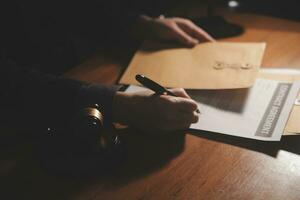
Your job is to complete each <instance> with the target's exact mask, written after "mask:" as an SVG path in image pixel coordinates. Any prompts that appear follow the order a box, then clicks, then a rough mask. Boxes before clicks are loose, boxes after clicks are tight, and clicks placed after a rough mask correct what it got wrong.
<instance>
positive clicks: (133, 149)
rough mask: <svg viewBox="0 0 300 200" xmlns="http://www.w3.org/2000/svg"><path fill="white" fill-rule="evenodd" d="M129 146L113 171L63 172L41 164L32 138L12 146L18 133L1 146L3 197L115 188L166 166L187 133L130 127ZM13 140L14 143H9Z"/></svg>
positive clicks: (125, 137)
mask: <svg viewBox="0 0 300 200" xmlns="http://www.w3.org/2000/svg"><path fill="white" fill-rule="evenodd" d="M120 134H122V136H121V137H122V139H123V141H124V143H125V144H126V147H127V155H126V157H125V159H124V161H123V162H122V163H120V164H119V165H117V166H116V169H115V170H113V171H111V172H109V173H108V172H104V174H103V173H102V175H99V174H97V172H95V173H94V174H92V176H76V177H74V176H73V177H72V176H71V177H70V176H64V175H62V174H55V173H54V172H53V171H49V169H48V170H46V169H45V168H42V167H41V166H40V164H39V161H38V158H37V157H36V156H35V154H36V152H35V149H34V148H33V146H32V145H30V144H29V141H24V142H22V144H19V142H18V143H17V144H18V147H17V146H13V144H15V142H16V140H18V139H17V137H14V138H11V139H10V140H7V141H6V142H5V141H3V140H1V141H2V142H3V143H4V142H5V144H6V145H5V146H1V148H0V150H1V151H0V157H1V160H0V187H1V188H2V190H3V192H1V197H2V198H3V197H5V198H3V199H74V198H73V197H76V196H78V195H80V194H81V192H82V191H85V190H86V188H89V187H90V186H91V185H100V187H99V189H100V188H105V189H112V188H114V187H118V186H121V185H124V184H127V183H128V182H130V181H132V180H135V179H138V178H142V177H144V176H147V175H149V174H151V173H152V172H154V171H156V170H158V169H160V168H162V167H163V166H165V165H166V164H167V163H168V162H169V161H170V160H171V159H173V158H174V157H176V156H177V155H178V154H180V153H181V152H182V151H183V149H184V144H185V135H184V134H183V133H182V132H181V133H172V134H171V135H164V136H155V135H145V134H144V133H141V132H138V131H135V130H131V129H127V130H122V131H120ZM10 142H11V144H9V143H10ZM98 171H100V170H98Z"/></svg>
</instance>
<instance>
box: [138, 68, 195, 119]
mask: <svg viewBox="0 0 300 200" xmlns="http://www.w3.org/2000/svg"><path fill="white" fill-rule="evenodd" d="M135 79H136V80H137V81H138V82H139V83H140V84H142V85H143V86H144V87H146V88H148V89H150V90H152V91H153V92H155V93H156V94H158V95H162V94H165V95H170V96H173V97H176V96H177V95H176V94H174V93H173V92H171V91H170V90H168V89H166V88H164V87H163V86H161V85H160V84H158V83H156V82H155V81H153V80H151V79H149V78H147V77H146V76H143V75H140V74H137V75H136V76H135ZM185 94H186V93H185ZM186 96H187V97H188V98H190V97H189V96H188V94H186ZM196 112H197V113H200V110H199V109H197V110H196Z"/></svg>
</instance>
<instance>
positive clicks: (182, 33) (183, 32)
mask: <svg viewBox="0 0 300 200" xmlns="http://www.w3.org/2000/svg"><path fill="white" fill-rule="evenodd" d="M139 26H140V27H139V30H140V32H141V33H142V35H144V37H146V38H151V39H160V40H169V41H176V42H179V43H181V44H183V45H186V46H195V45H196V44H198V43H200V42H207V41H215V40H214V39H213V38H212V37H211V36H210V35H209V34H208V33H207V32H205V31H204V30H203V29H201V28H200V27H198V26H197V25H195V24H194V23H193V22H192V21H190V20H188V19H184V18H178V17H174V18H164V17H159V18H151V17H148V16H145V15H143V16H140V25H139Z"/></svg>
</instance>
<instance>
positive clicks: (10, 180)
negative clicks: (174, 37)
mask: <svg viewBox="0 0 300 200" xmlns="http://www.w3.org/2000/svg"><path fill="white" fill-rule="evenodd" d="M226 18H227V19H229V20H231V21H234V22H236V23H239V24H241V25H243V26H244V27H246V32H245V33H244V34H243V35H241V36H239V37H235V38H230V39H226V40H224V41H243V42H262V41H264V42H267V50H266V54H265V57H264V60H263V66H265V67H294V68H300V56H299V55H300V23H296V22H290V21H286V20H281V19H275V18H270V17H263V16H257V15H248V14H227V15H226ZM112 61H113V62H112ZM125 66H126V64H122V63H121V64H120V63H117V62H116V61H115V60H114V59H110V58H108V57H106V59H103V58H101V57H97V58H95V59H92V60H90V61H89V62H87V63H85V64H83V65H81V66H79V67H77V68H75V69H73V70H72V71H70V72H69V73H68V76H69V77H73V78H77V79H80V80H88V81H93V82H99V83H103V84H113V83H115V81H116V80H117V78H118V76H119V74H120V73H121V71H122V70H123V69H124V67H125ZM123 135H126V137H125V138H126V139H125V140H126V141H127V142H128V143H129V145H128V146H129V155H128V159H127V160H126V162H125V163H124V164H123V165H121V166H120V170H118V171H117V172H115V173H114V174H110V175H107V176H105V178H103V177H102V178H101V177H94V178H88V179H69V178H63V177H56V176H52V175H50V174H48V173H47V172H45V171H44V170H43V169H41V168H40V167H39V165H38V163H37V161H36V160H34V158H33V156H32V155H31V154H32V152H31V151H30V150H29V152H30V153H25V154H26V155H25V156H20V155H14V153H13V152H11V155H13V158H14V159H11V160H9V158H8V162H6V165H4V166H3V165H2V166H1V169H0V173H1V177H2V178H1V184H3V186H1V188H0V191H1V190H2V189H4V188H5V191H6V194H8V193H9V194H10V195H11V196H10V197H15V196H16V197H20V198H21V197H22V199H122V200H123V199H222V200H223V199H243V200H245V199H278V200H279V199H289V200H291V199H294V200H296V199H300V187H299V186H300V156H299V155H300V138H299V137H288V138H283V139H282V141H281V142H280V143H275V144H274V143H264V142H257V141H251V140H250V141H249V140H244V139H239V138H234V137H229V136H221V135H217V134H206V133H202V134H201V136H200V137H199V136H195V135H193V134H187V135H185V136H183V135H178V136H176V137H171V138H167V139H166V138H152V137H144V136H140V135H139V134H138V133H130V132H129V133H128V132H124V133H123ZM23 149H27V147H26V146H24V147H21V150H20V151H22V150H23ZM26 151H27V150H26ZM24 157H25V158H24ZM4 199H5V198H4ZM6 199H8V198H6ZM14 199H16V198H14Z"/></svg>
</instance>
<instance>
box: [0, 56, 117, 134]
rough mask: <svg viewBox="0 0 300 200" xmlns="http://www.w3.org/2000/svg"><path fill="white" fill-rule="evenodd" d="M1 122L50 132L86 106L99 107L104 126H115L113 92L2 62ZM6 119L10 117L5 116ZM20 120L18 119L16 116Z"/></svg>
mask: <svg viewBox="0 0 300 200" xmlns="http://www.w3.org/2000/svg"><path fill="white" fill-rule="evenodd" d="M0 91H1V92H0V94H1V100H0V103H1V108H2V109H1V110H2V111H3V110H6V111H7V112H2V114H1V115H2V116H1V118H2V119H3V118H7V116H8V115H12V116H11V117H9V119H11V121H13V119H15V120H16V119H17V120H19V121H24V122H25V123H24V124H25V125H27V126H32V127H36V126H37V125H39V126H40V128H43V127H44V128H46V127H47V126H51V124H57V123H59V124H63V123H64V122H66V121H67V120H68V119H70V118H71V116H73V115H75V114H76V113H77V112H78V111H79V110H80V109H82V108H83V107H85V106H91V105H93V104H96V103H97V104H98V105H99V107H100V110H101V112H102V113H103V115H104V123H105V125H106V126H109V125H110V124H111V122H112V120H111V116H112V100H113V96H114V93H115V90H114V89H113V88H109V87H105V86H101V85H92V84H87V83H83V82H80V81H76V80H71V79H67V78H62V77H57V76H53V75H48V74H43V73H41V72H38V71H35V70H31V69H25V68H22V67H19V66H16V64H14V63H13V62H11V61H7V60H2V61H0ZM3 115H6V116H3ZM16 115H17V116H18V117H17V118H14V116H16Z"/></svg>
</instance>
